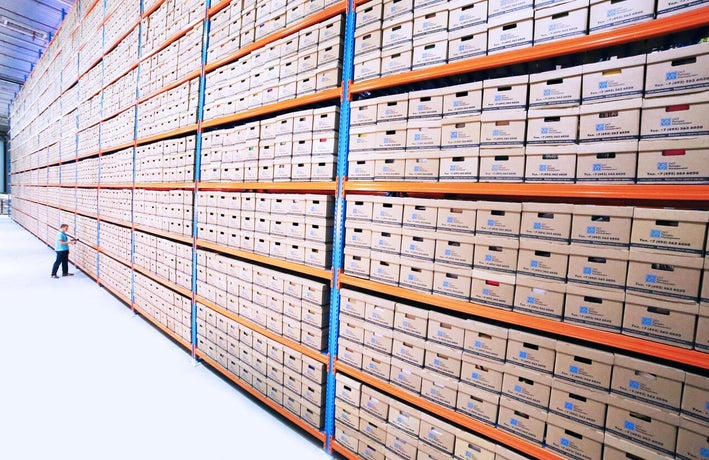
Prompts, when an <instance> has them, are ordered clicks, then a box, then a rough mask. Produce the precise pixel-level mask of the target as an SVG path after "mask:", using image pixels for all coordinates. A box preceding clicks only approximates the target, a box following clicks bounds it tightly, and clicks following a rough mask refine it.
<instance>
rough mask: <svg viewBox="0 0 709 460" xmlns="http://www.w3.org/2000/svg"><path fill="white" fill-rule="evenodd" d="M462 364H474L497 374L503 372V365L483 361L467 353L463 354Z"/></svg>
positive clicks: (486, 360)
mask: <svg viewBox="0 0 709 460" xmlns="http://www.w3.org/2000/svg"><path fill="white" fill-rule="evenodd" d="M463 362H465V363H469V364H474V365H476V366H480V367H483V368H485V369H492V370H493V371H495V372H499V373H504V372H505V364H503V363H498V362H495V361H490V360H488V359H483V358H481V357H480V356H476V355H471V354H469V353H463ZM461 383H464V382H461ZM481 393H486V392H484V391H482V392H481Z"/></svg>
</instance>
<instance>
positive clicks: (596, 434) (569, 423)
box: [547, 413, 604, 443]
mask: <svg viewBox="0 0 709 460" xmlns="http://www.w3.org/2000/svg"><path fill="white" fill-rule="evenodd" d="M547 424H548V425H554V426H557V427H559V428H562V429H564V430H569V431H573V432H574V433H576V434H579V435H581V436H583V437H584V438H587V439H591V440H593V441H596V442H599V443H602V442H603V435H604V432H603V431H601V430H599V429H596V428H592V427H590V426H588V425H585V424H582V423H579V422H576V421H574V420H569V419H568V418H566V417H562V416H561V415H557V414H554V413H549V417H548V418H547Z"/></svg>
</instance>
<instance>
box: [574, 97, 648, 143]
mask: <svg viewBox="0 0 709 460" xmlns="http://www.w3.org/2000/svg"><path fill="white" fill-rule="evenodd" d="M641 104H642V100H641V99H628V100H621V101H612V102H602V103H598V104H584V105H582V106H581V109H580V114H581V118H580V121H579V141H580V142H581V143H584V142H600V141H603V142H608V141H624V140H635V139H638V137H639V135H640V106H641Z"/></svg>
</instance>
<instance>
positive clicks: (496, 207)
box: [477, 149, 522, 212]
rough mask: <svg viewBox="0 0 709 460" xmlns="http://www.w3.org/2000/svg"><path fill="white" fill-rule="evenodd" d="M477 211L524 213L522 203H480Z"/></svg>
mask: <svg viewBox="0 0 709 460" xmlns="http://www.w3.org/2000/svg"><path fill="white" fill-rule="evenodd" d="M495 150H499V149H495ZM477 209H479V210H489V211H509V212H522V203H512V202H507V201H478V202H477Z"/></svg>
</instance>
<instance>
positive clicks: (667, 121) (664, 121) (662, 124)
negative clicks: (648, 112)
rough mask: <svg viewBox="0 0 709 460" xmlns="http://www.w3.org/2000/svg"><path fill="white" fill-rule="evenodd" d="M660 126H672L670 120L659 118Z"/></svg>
mask: <svg viewBox="0 0 709 460" xmlns="http://www.w3.org/2000/svg"><path fill="white" fill-rule="evenodd" d="M660 126H672V118H661V119H660Z"/></svg>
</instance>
